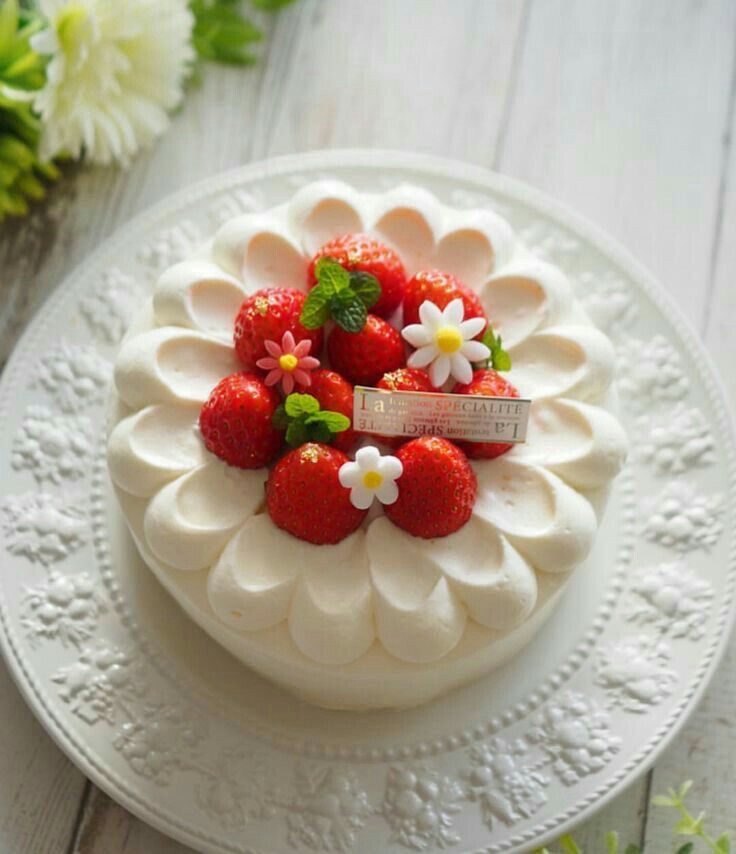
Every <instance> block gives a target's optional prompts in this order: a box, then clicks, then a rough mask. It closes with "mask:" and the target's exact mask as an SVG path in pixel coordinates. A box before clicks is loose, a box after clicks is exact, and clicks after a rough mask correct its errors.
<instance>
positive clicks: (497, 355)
mask: <svg viewBox="0 0 736 854" xmlns="http://www.w3.org/2000/svg"><path fill="white" fill-rule="evenodd" d="M480 340H481V342H482V343H483V344H485V345H486V347H488V349H489V350H490V351H491V354H490V356H489V357H488V358H487V359H486V360H485V361H484V362H482V363H479V364H478V367H481V368H493V370H494V371H510V370H511V356H509V354H508V353H507V352H506V350H504V349H503V339H502V338H501V336H500V335H496V333H495V332H494V331H493V327H492V326H491V324H490V323H489V324H488V326H486V331H485V332H484V333H483V337H482V338H481V339H480Z"/></svg>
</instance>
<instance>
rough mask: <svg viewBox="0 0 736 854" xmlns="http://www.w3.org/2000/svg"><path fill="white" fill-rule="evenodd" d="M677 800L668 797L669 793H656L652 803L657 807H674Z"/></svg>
mask: <svg viewBox="0 0 736 854" xmlns="http://www.w3.org/2000/svg"><path fill="white" fill-rule="evenodd" d="M676 803H677V801H675V800H673V799H672V798H670V797H668V796H667V795H655V796H654V797H653V798H652V804H654V806H655V807H674V806H675V804H676Z"/></svg>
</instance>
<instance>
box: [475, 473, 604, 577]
mask: <svg viewBox="0 0 736 854" xmlns="http://www.w3.org/2000/svg"><path fill="white" fill-rule="evenodd" d="M472 465H473V468H474V469H475V472H476V474H477V476H478V497H477V499H476V502H475V507H474V508H473V513H474V514H475V515H476V516H479V517H480V518H481V519H485V520H486V521H487V522H490V524H491V525H495V526H496V528H498V530H499V531H501V533H503V534H505V535H506V536H507V537H508V538H509V540H511V542H512V544H513V545H514V546H515V547H516V548H517V549H518V550H519V551H520V552H521V553H522V554H523V555H524V556H525V557H527V558H528V559H529V560H530V561H531V562H532V564H533V565H534V566H535V567H537V569H541V570H543V571H545V572H567V571H568V570H570V569H572V568H573V567H574V566H576V565H577V564H579V563H580V562H581V561H583V560H584V559H585V557H586V556H587V554H588V552H589V551H590V548H591V546H592V545H593V539H594V537H595V532H596V528H597V525H598V523H597V520H596V516H595V512H594V511H593V508H592V507H591V505H590V503H589V502H588V500H587V499H585V498H583V496H582V495H580V493H579V492H576V491H575V490H574V489H573V488H572V487H570V486H568V485H567V484H566V483H565V482H564V481H563V480H561V479H560V478H559V477H557V475H554V474H552V473H551V472H548V471H546V470H545V469H543V468H540V467H539V466H533V465H528V464H525V463H517V462H513V461H512V460H510V459H509V458H508V457H500V458H498V459H495V460H482V461H481V460H478V461H473V464H472Z"/></svg>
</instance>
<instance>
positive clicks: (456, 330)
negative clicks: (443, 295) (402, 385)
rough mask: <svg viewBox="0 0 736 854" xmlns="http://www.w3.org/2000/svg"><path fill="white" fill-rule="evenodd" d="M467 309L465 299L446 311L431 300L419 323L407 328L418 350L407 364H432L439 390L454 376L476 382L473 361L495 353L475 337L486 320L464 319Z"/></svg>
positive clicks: (431, 373) (408, 337) (424, 305)
mask: <svg viewBox="0 0 736 854" xmlns="http://www.w3.org/2000/svg"><path fill="white" fill-rule="evenodd" d="M464 314H465V309H464V306H463V301H462V300H461V299H454V300H452V302H450V303H449V304H448V305H447V306H446V307H445V308H444V309H443V310H441V311H440V309H439V308H437V306H436V305H435V304H434V303H433V302H430V301H429V300H425V301H424V302H423V303H422V304H421V305H420V306H419V320H420V322H419V323H412V324H411V325H410V326H407V327H406V328H405V329H404V330H403V331H402V333H401V334H402V335H403V336H404V338H405V339H406V340H407V341H408V342H409V343H410V344H411V345H412V347H417V348H418V349H417V350H415V351H414V352H413V353H412V354H411V356H409V359H408V361H407V365H409V367H410V368H424V367H426V366H427V365H430V368H429V378H430V379H431V380H432V385H434V386H436V387H437V388H439V387H440V386H441V385H443V384H444V383H445V382H446V381H447V378H448V377H449V376H450V374H452V376H453V377H454V378H455V379H456V380H457V381H458V382H461V383H469V382H470V381H471V380H472V379H473V366H472V364H471V363H472V362H480V361H482V360H483V359H487V358H488V357H489V356H490V355H491V351H490V350H489V349H488V347H486V345H485V344H482V343H481V342H480V341H473V338H475V336H476V335H477V334H478V333H479V332H480V331H481V330H482V329H483V327H484V326H485V325H486V321H485V318H483V317H471V318H469V319H468V320H463V317H464Z"/></svg>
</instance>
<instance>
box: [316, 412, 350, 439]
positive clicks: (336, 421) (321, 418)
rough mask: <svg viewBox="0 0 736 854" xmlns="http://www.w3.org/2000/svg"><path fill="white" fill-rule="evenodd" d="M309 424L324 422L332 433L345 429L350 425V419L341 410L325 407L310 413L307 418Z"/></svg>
mask: <svg viewBox="0 0 736 854" xmlns="http://www.w3.org/2000/svg"><path fill="white" fill-rule="evenodd" d="M307 424H324V425H325V426H326V427H327V428H328V429H329V431H330V432H331V433H342V432H343V430H347V429H348V428H349V427H350V419H349V418H348V417H347V415H343V414H342V413H341V412H331V411H330V410H329V409H323V410H321V411H320V412H317V413H315V414H314V415H310V416H309V417H308V418H307Z"/></svg>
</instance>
